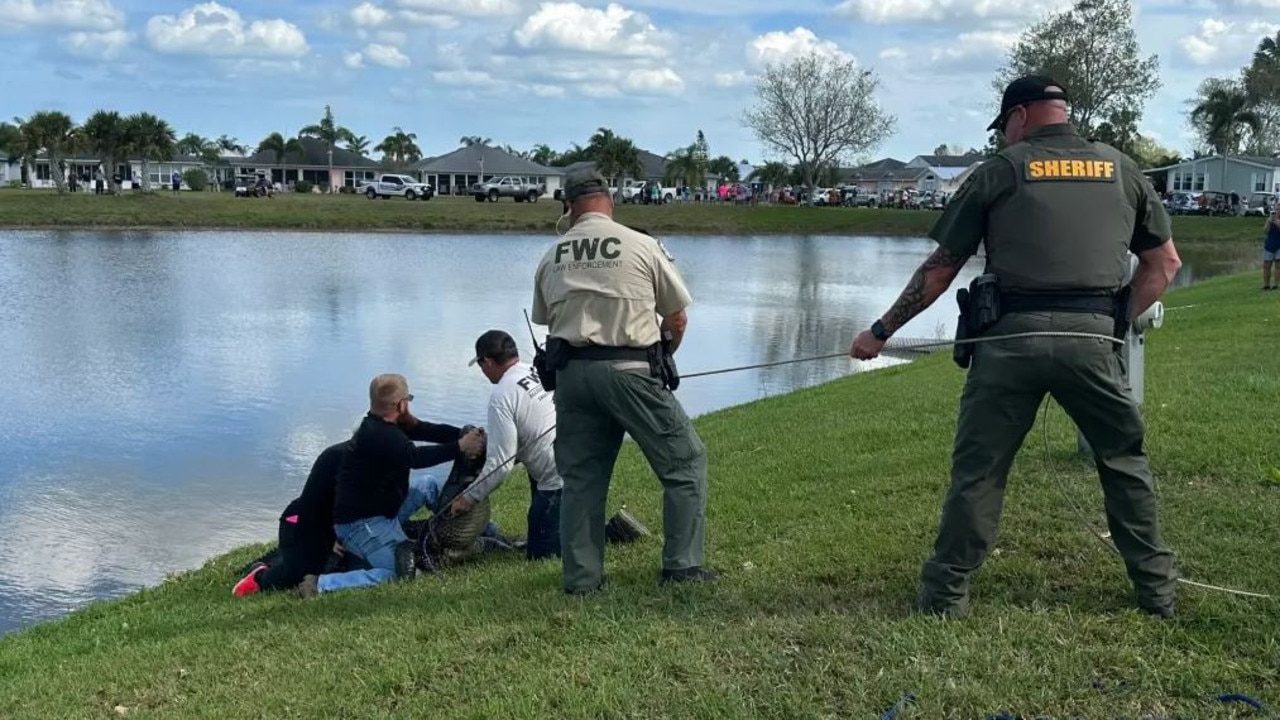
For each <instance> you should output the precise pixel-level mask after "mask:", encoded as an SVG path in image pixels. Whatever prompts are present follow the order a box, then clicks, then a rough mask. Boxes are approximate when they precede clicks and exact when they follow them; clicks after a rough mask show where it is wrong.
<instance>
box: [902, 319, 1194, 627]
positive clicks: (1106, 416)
mask: <svg viewBox="0 0 1280 720" xmlns="http://www.w3.org/2000/svg"><path fill="white" fill-rule="evenodd" d="M1049 330H1055V331H1069V332H1089V333H1101V334H1105V335H1110V334H1111V333H1112V320H1111V318H1109V317H1106V316H1103V315H1093V314H1085V313H1065V312H1045V313H1015V314H1010V315H1006V316H1005V317H1003V318H1001V319H1000V321H999V322H998V323H996V325H995V327H993V328H992V329H991V330H990V331H988V332H987V333H986V334H987V335H1004V334H1010V333H1019V332H1034V331H1049ZM1045 393H1049V394H1050V395H1051V396H1052V397H1053V399H1054V400H1056V401H1057V402H1058V404H1060V405H1061V406H1062V407H1063V409H1065V410H1066V411H1067V414H1069V415H1070V416H1071V418H1072V419H1073V420H1074V421H1075V423H1076V425H1077V427H1079V429H1080V431H1081V432H1082V433H1083V434H1084V437H1085V439H1086V440H1088V442H1089V446H1090V447H1091V448H1092V449H1093V451H1094V462H1095V464H1096V465H1097V468H1098V475H1099V478H1100V480H1101V482H1102V492H1103V495H1104V496H1105V498H1106V504H1105V507H1106V514H1107V525H1108V527H1109V528H1110V530H1111V537H1112V539H1113V541H1114V542H1115V544H1116V548H1117V549H1118V550H1119V551H1120V554H1121V555H1122V556H1123V558H1124V563H1125V567H1126V569H1127V570H1128V573H1129V578H1130V579H1131V580H1132V582H1133V584H1134V587H1135V589H1136V590H1137V595H1138V602H1139V603H1140V604H1141V605H1143V606H1148V607H1163V606H1167V605H1170V604H1171V603H1172V602H1173V598H1174V592H1175V587H1176V582H1177V581H1176V579H1175V575H1174V572H1173V553H1172V552H1171V551H1169V550H1168V549H1167V548H1166V547H1164V545H1163V544H1162V543H1161V540H1160V530H1159V523H1158V522H1157V518H1156V498H1155V491H1154V483H1153V480H1152V477H1151V469H1150V467H1149V466H1148V464H1147V456H1146V454H1145V452H1144V450H1143V435H1144V434H1145V431H1146V428H1145V425H1144V423H1143V420H1142V415H1141V413H1140V412H1139V409H1138V406H1137V403H1136V402H1135V401H1134V399H1133V396H1132V395H1131V394H1130V392H1129V388H1128V385H1127V383H1126V382H1125V379H1124V377H1123V375H1122V374H1121V370H1120V358H1119V355H1118V353H1117V352H1116V345H1115V344H1113V343H1110V342H1107V341H1105V340H1090V339H1082V338H1020V339H1012V340H1000V341H996V342H990V343H983V344H979V345H976V346H975V347H974V355H973V362H972V364H971V365H970V367H969V376H968V379H967V381H966V383H965V387H964V394H963V396H962V397H961V400H960V414H959V421H958V427H957V428H956V437H955V447H954V450H953V452H952V465H951V487H950V489H949V491H948V492H947V497H946V501H945V504H944V506H943V510H942V520H941V523H940V526H939V529H938V538H937V542H936V543H935V545H934V552H933V556H932V557H931V558H929V560H928V561H927V562H925V564H924V569H923V572H922V577H921V579H922V582H923V586H924V587H923V592H922V595H921V598H920V605H921V607H922V608H925V609H928V610H932V611H936V612H946V613H962V612H963V611H964V610H965V609H966V608H967V605H968V591H969V587H968V586H969V577H970V575H971V574H972V573H973V572H974V571H975V570H977V569H978V568H979V567H980V566H981V565H982V562H983V560H984V559H985V558H986V556H987V552H988V550H990V548H991V544H992V543H993V542H994V541H995V537H996V531H997V529H998V526H999V523H1000V511H1001V506H1002V503H1003V499H1004V488H1005V481H1006V480H1007V479H1008V475H1009V467H1010V465H1012V463H1013V458H1014V455H1016V454H1017V452H1018V449H1019V448H1020V447H1021V446H1022V442H1023V439H1024V438H1025V437H1026V435H1027V432H1028V431H1029V430H1030V429H1031V426H1032V424H1033V423H1034V422H1035V416H1036V411H1037V410H1038V409H1039V406H1040V403H1041V402H1042V400H1043V399H1044V396H1045Z"/></svg>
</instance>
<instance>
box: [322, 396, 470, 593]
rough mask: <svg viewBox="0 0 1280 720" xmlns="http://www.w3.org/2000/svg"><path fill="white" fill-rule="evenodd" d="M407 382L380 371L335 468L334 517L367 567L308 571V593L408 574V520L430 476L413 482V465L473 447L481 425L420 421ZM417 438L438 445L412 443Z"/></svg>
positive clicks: (422, 501) (342, 537)
mask: <svg viewBox="0 0 1280 720" xmlns="http://www.w3.org/2000/svg"><path fill="white" fill-rule="evenodd" d="M412 400H413V395H411V394H409V384H408V382H407V381H406V380H405V379H404V377H403V376H401V375H379V376H378V377H376V378H374V379H373V382H372V383H370V385H369V413H368V414H367V415H366V416H365V418H364V420H363V421H362V422H361V423H360V427H359V428H357V429H356V432H355V434H354V435H353V436H352V438H351V441H350V443H351V449H350V450H349V451H348V452H347V453H346V455H345V456H344V458H343V462H342V466H341V468H340V469H339V471H338V477H337V489H336V492H335V501H334V510H333V522H334V524H335V526H334V531H335V533H336V534H337V536H338V540H339V541H340V542H341V543H342V546H343V548H345V550H346V552H348V553H354V554H356V555H358V556H359V557H361V558H362V559H363V560H364V561H365V562H366V563H368V564H369V565H370V566H371V569H369V570H353V571H350V572H345V573H332V574H328V575H321V576H319V578H315V577H314V576H310V575H309V576H307V578H306V579H305V580H304V581H303V583H302V586H301V587H300V590H301V592H302V594H303V595H310V594H313V593H316V592H320V593H324V592H331V591H333V590H341V589H343V588H352V587H367V586H370V585H377V584H380V583H384V582H387V581H389V580H392V579H395V578H396V577H400V576H403V575H406V574H408V573H410V572H411V571H412V568H413V552H412V547H411V544H410V543H409V542H408V538H407V537H406V536H405V534H404V527H403V523H404V522H405V521H407V520H408V519H409V518H410V517H412V516H413V514H414V513H416V512H417V511H418V510H420V509H421V508H423V507H424V506H426V505H427V503H428V501H429V497H428V494H429V491H428V490H427V488H426V486H425V484H421V483H419V484H414V485H413V486H410V483H409V471H410V470H414V469H421V468H427V467H432V466H434V465H439V464H441V463H446V462H449V461H451V460H456V459H458V458H459V456H460V455H463V454H465V455H476V454H477V453H479V452H480V451H481V450H482V449H483V448H484V444H483V443H484V440H483V439H482V436H481V434H480V433H479V432H471V433H465V434H464V433H463V431H462V429H461V428H458V427H455V426H453V425H444V424H433V423H427V422H422V421H420V420H418V419H417V418H415V417H414V416H413V414H412V413H410V412H409V403H410V402H411V401H412ZM415 440H418V441H422V442H429V443H439V444H437V445H415V444H414V442H413V441H415Z"/></svg>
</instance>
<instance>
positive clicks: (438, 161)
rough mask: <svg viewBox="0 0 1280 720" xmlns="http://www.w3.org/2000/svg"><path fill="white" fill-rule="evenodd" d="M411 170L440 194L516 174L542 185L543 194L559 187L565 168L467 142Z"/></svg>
mask: <svg viewBox="0 0 1280 720" xmlns="http://www.w3.org/2000/svg"><path fill="white" fill-rule="evenodd" d="M410 172H412V173H415V174H417V176H418V179H419V180H421V181H422V182H425V183H430V184H431V185H433V186H435V188H436V193H437V194H440V195H465V194H467V188H470V187H471V186H472V185H475V184H476V183H480V182H485V181H486V180H489V179H492V178H502V177H517V178H521V179H522V180H523V181H524V182H527V183H532V184H534V185H542V186H544V195H552V194H554V193H555V191H556V190H559V189H560V180H561V178H562V177H564V173H565V169H564V168H555V167H547V166H545V165H539V164H538V163H536V162H534V161H532V160H529V159H526V158H522V157H520V156H519V155H512V154H511V153H509V152H506V151H505V150H500V149H498V148H495V147H490V146H488V145H481V144H475V145H469V146H467V147H463V148H458V149H457V150H454V151H453V152H451V153H448V154H446V155H440V156H437V157H432V158H427V159H425V160H422V161H421V162H418V163H416V164H414V165H413V166H412V167H411V168H410Z"/></svg>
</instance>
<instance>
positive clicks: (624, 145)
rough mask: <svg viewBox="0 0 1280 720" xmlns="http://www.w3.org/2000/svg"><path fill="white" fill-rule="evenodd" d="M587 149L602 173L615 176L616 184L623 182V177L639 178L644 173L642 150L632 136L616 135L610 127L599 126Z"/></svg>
mask: <svg viewBox="0 0 1280 720" xmlns="http://www.w3.org/2000/svg"><path fill="white" fill-rule="evenodd" d="M587 151H588V152H589V153H590V154H591V159H592V160H594V161H595V163H596V169H597V170H599V171H600V174H601V175H604V176H605V177H609V178H613V180H614V186H615V187H618V186H620V185H621V184H622V178H623V177H626V176H631V177H632V178H636V179H639V178H640V177H642V176H643V175H644V165H643V164H641V162H640V151H639V149H637V148H636V146H635V143H633V142H631V139H630V138H624V137H620V136H618V135H615V134H614V133H613V131H612V130H610V129H609V128H603V127H602V128H598V129H597V130H596V134H595V135H592V136H591V140H590V141H589V142H588V143H587Z"/></svg>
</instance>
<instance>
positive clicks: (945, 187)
mask: <svg viewBox="0 0 1280 720" xmlns="http://www.w3.org/2000/svg"><path fill="white" fill-rule="evenodd" d="M984 160H986V157H985V156H983V155H977V154H974V155H917V156H915V157H914V158H912V159H911V161H910V162H908V163H907V164H906V167H909V168H927V169H928V170H929V171H930V172H931V173H932V175H933V177H931V178H929V177H926V178H925V180H924V182H923V184H922V186H921V187H919V188H917V189H918V190H922V191H926V192H935V193H943V194H946V195H950V194H951V193H954V192H955V191H956V190H959V189H960V184H961V183H963V182H964V181H965V179H967V178H968V177H969V174H970V173H971V172H972V171H973V168H975V167H977V166H978V165H981V164H982V161H984Z"/></svg>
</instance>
